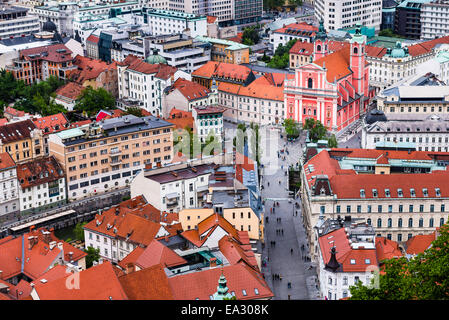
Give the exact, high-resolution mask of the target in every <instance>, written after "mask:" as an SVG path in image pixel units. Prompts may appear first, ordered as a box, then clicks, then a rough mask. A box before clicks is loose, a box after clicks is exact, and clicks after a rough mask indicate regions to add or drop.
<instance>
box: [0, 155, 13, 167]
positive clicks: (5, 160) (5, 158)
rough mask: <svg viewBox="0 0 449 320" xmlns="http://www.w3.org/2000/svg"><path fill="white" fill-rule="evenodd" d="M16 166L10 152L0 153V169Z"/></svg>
mask: <svg viewBox="0 0 449 320" xmlns="http://www.w3.org/2000/svg"><path fill="white" fill-rule="evenodd" d="M15 166H16V163H15V162H14V160H13V159H12V158H11V156H10V155H9V153H8V152H3V153H0V170H5V169H10V168H13V167H15Z"/></svg>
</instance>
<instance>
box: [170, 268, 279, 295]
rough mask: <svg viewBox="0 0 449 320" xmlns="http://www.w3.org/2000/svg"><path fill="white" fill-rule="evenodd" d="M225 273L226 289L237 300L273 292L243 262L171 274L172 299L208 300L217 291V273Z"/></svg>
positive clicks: (258, 275) (259, 276)
mask: <svg viewBox="0 0 449 320" xmlns="http://www.w3.org/2000/svg"><path fill="white" fill-rule="evenodd" d="M222 272H223V275H224V276H225V277H226V280H227V287H228V288H229V293H231V294H232V293H234V294H235V296H236V298H237V300H254V299H268V298H272V297H273V296H274V295H273V293H272V292H271V290H270V288H269V287H268V285H267V283H266V282H265V280H264V279H263V277H262V275H261V274H260V273H258V272H256V271H255V270H254V269H252V268H251V267H249V266H248V265H247V264H245V263H242V262H240V263H237V264H235V265H229V266H225V267H223V268H212V269H207V270H203V271H199V272H193V273H188V274H183V275H178V276H174V277H171V278H169V279H168V282H169V284H170V287H171V288H172V292H173V296H174V299H175V300H195V299H199V300H210V299H211V298H210V297H211V296H212V295H213V294H214V293H215V292H216V291H217V285H218V279H219V278H220V275H221V273H222Z"/></svg>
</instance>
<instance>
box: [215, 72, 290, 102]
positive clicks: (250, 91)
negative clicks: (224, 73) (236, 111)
mask: <svg viewBox="0 0 449 320" xmlns="http://www.w3.org/2000/svg"><path fill="white" fill-rule="evenodd" d="M284 77H285V76H284ZM273 81H279V76H276V78H275V80H273V78H272V79H267V77H266V76H262V77H259V78H258V79H256V80H254V81H253V82H251V84H249V85H248V86H246V87H242V86H240V85H237V84H234V83H226V82H220V83H219V85H218V90H219V91H221V92H227V93H231V94H236V95H239V96H245V97H254V98H259V99H266V100H274V101H284V87H283V85H282V86H277V85H275V84H274V83H273ZM270 82H271V83H270Z"/></svg>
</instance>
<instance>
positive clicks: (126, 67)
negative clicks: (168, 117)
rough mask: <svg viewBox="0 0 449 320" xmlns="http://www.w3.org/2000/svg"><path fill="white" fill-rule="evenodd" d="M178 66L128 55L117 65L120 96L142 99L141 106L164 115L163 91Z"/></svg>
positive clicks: (168, 84)
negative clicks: (145, 60) (150, 61)
mask: <svg viewBox="0 0 449 320" xmlns="http://www.w3.org/2000/svg"><path fill="white" fill-rule="evenodd" d="M175 72H176V68H174V67H170V66H167V65H164V64H149V63H146V62H144V61H143V60H142V59H139V58H138V57H136V56H132V55H128V56H127V58H126V59H125V60H124V61H123V62H122V63H119V64H118V65H117V74H118V84H119V85H118V89H119V98H120V99H122V100H137V101H140V102H141V103H142V104H141V107H142V108H143V109H145V110H146V111H148V112H151V113H152V114H153V115H155V116H157V115H162V106H163V101H162V98H163V92H164V90H165V88H167V87H169V86H170V85H171V83H172V78H173V81H174V74H175Z"/></svg>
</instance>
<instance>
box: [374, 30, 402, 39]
mask: <svg viewBox="0 0 449 320" xmlns="http://www.w3.org/2000/svg"><path fill="white" fill-rule="evenodd" d="M379 36H382V37H392V38H402V36H401V35H399V34H395V33H394V31H393V30H391V29H384V30H380V31H379Z"/></svg>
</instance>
